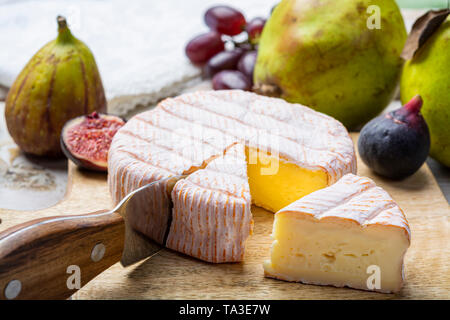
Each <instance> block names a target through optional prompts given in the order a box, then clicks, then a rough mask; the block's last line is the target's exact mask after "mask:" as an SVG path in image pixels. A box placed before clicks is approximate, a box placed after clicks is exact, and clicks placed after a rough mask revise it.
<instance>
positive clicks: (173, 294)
mask: <svg viewBox="0 0 450 320" xmlns="http://www.w3.org/2000/svg"><path fill="white" fill-rule="evenodd" d="M352 137H353V139H354V141H355V142H356V139H357V137H358V135H357V134H356V133H355V134H352ZM358 174H359V175H363V176H367V177H370V178H372V179H374V180H375V182H376V183H377V184H378V185H379V186H381V187H383V188H385V189H386V190H387V191H388V192H389V193H390V194H391V196H392V197H393V198H394V199H395V200H396V201H397V202H398V204H399V205H400V207H401V208H403V210H404V211H405V213H406V215H407V218H408V220H409V223H410V226H411V232H412V242H411V247H410V249H409V250H408V252H407V254H406V258H405V259H406V260H405V272H406V282H405V285H404V287H403V289H402V291H401V292H400V293H399V294H396V295H393V294H380V293H373V292H365V291H359V290H353V289H348V288H334V287H322V286H314V285H303V284H299V283H289V282H284V281H279V280H274V279H268V278H264V276H263V268H262V262H263V261H264V260H266V259H267V258H268V256H269V250H270V245H271V242H272V240H271V238H270V233H271V231H272V223H273V214H272V213H270V212H268V211H265V210H263V209H260V208H257V207H253V208H252V212H253V215H254V220H255V225H254V234H253V235H252V236H251V237H250V238H249V240H248V241H247V249H246V255H245V260H244V262H242V263H226V264H209V263H206V262H202V261H199V260H196V259H194V258H190V257H188V256H185V255H182V254H179V253H177V252H173V251H171V250H167V249H164V250H163V251H161V252H160V253H158V254H157V255H156V256H154V257H153V258H152V259H147V260H145V261H142V262H140V263H137V264H135V265H133V266H131V267H128V268H123V267H122V266H121V265H120V264H119V263H117V264H115V265H113V266H112V267H110V268H109V269H108V270H106V271H105V272H103V273H102V274H100V275H99V276H98V277H97V278H95V279H94V280H92V281H91V282H90V283H88V284H87V285H86V286H85V287H83V288H82V289H81V290H80V291H79V292H77V293H76V294H75V295H74V296H73V298H75V299H450V233H449V226H450V224H449V220H450V206H449V205H448V203H447V201H446V200H445V198H444V196H443V194H442V192H441V190H440V188H439V186H438V185H437V183H436V180H435V179H434V177H433V175H432V173H431V171H430V170H429V168H428V167H427V166H426V165H424V166H423V167H422V168H421V169H420V170H419V171H418V172H417V173H416V174H414V175H413V176H411V177H409V178H407V179H406V180H403V181H399V182H392V181H389V180H386V179H382V178H380V177H377V176H375V175H374V174H373V173H372V172H371V171H370V170H369V169H368V168H367V167H366V166H365V165H364V164H363V163H362V162H361V161H360V159H359V158H358ZM110 207H111V200H110V197H109V192H108V186H107V183H106V175H105V174H99V173H90V172H83V171H79V170H77V169H76V168H75V166H74V165H73V164H72V163H70V165H69V187H68V192H67V196H66V197H65V199H64V200H63V201H61V202H60V203H59V204H57V205H56V206H54V207H52V208H49V209H45V210H42V211H38V212H11V211H8V210H3V209H0V219H1V220H2V222H1V224H0V231H2V230H5V229H6V228H8V227H10V226H13V225H15V224H18V223H21V222H25V221H28V220H31V219H34V218H38V217H44V216H53V215H62V214H80V213H87V212H91V211H96V210H101V209H105V208H110Z"/></svg>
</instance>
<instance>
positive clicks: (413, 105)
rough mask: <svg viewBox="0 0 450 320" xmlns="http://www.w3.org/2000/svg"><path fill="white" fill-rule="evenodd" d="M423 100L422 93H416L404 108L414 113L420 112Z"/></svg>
mask: <svg viewBox="0 0 450 320" xmlns="http://www.w3.org/2000/svg"><path fill="white" fill-rule="evenodd" d="M422 104H423V100H422V97H421V96H420V95H415V96H414V97H413V98H412V99H411V100H409V101H408V103H407V104H405V105H404V107H403V108H405V109H406V110H408V111H409V112H412V113H419V111H420V108H422Z"/></svg>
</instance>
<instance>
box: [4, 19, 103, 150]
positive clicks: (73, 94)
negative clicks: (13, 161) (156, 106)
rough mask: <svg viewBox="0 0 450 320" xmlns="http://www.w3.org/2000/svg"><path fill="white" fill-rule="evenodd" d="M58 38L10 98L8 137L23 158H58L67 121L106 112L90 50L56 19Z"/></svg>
mask: <svg viewBox="0 0 450 320" xmlns="http://www.w3.org/2000/svg"><path fill="white" fill-rule="evenodd" d="M57 22H58V37H57V38H56V39H55V40H53V41H50V42H49V43H47V44H46V45H45V46H44V47H42V48H41V49H40V50H39V51H38V52H37V53H36V54H35V55H34V56H33V57H32V58H31V60H30V61H29V62H28V64H27V65H26V66H25V68H24V69H23V70H22V71H21V73H20V74H19V76H18V77H17V79H16V80H15V81H14V84H13V85H12V87H11V89H10V90H9V92H8V96H7V98H6V106H5V118H6V124H7V126H8V130H9V133H10V134H11V137H12V138H13V139H14V141H15V142H16V143H17V145H18V146H19V147H20V149H22V151H24V152H25V153H29V154H32V155H37V156H60V155H62V151H61V147H60V133H61V129H62V127H63V125H64V124H65V123H66V121H68V120H69V119H72V118H74V117H77V116H80V115H83V114H88V113H91V112H93V111H97V112H103V113H104V112H106V98H105V93H104V90H103V85H102V81H101V78H100V74H99V72H98V69H97V65H96V63H95V60H94V56H93V55H92V53H91V51H90V50H89V48H88V47H87V46H86V45H85V44H84V43H83V42H81V41H80V40H78V39H76V38H75V37H74V36H73V35H72V33H71V32H70V30H69V28H68V26H67V22H66V20H65V18H63V17H60V16H58V18H57Z"/></svg>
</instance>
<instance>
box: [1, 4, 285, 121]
mask: <svg viewBox="0 0 450 320" xmlns="http://www.w3.org/2000/svg"><path fill="white" fill-rule="evenodd" d="M219 2H220V3H226V4H229V5H231V6H233V7H235V8H237V9H240V10H241V11H242V12H243V13H244V15H245V16H246V17H247V18H248V19H251V18H253V17H255V16H262V17H268V16H269V14H270V9H271V7H272V6H273V5H274V4H276V3H277V0H245V1H242V0H225V1H219ZM217 3H218V1H217V0H150V1H149V0H127V1H125V0H111V1H105V0H78V1H70V0H57V1H56V0H40V1H26V0H19V1H12V0H0V44H1V50H0V85H4V86H6V87H9V86H11V84H12V83H13V82H14V79H15V78H16V76H17V75H18V73H19V72H20V71H21V69H22V68H23V67H24V65H25V64H26V63H27V61H28V60H29V59H30V58H31V56H32V55H33V54H34V53H35V52H36V51H37V50H38V49H39V48H40V47H42V46H43V45H44V44H45V43H47V42H48V41H50V40H52V39H54V38H55V37H56V34H57V25H56V16H57V15H58V14H61V15H64V16H65V17H66V18H67V20H68V23H69V26H70V28H71V30H72V33H73V34H74V35H75V36H76V37H77V38H79V39H80V40H82V41H84V42H85V43H86V44H87V45H88V46H89V48H90V49H91V50H92V51H93V53H94V56H95V58H96V61H97V64H98V67H99V70H100V73H101V76H102V79H103V84H104V87H105V91H106V96H107V98H108V99H109V100H111V99H114V98H120V97H123V96H126V97H133V96H134V97H136V96H138V97H139V96H140V95H148V94H150V95H152V99H154V100H157V99H160V98H163V97H164V96H167V95H170V94H175V93H176V92H172V91H173V90H172V88H171V87H172V86H174V87H177V85H179V84H180V83H183V82H185V81H186V80H189V79H192V78H195V77H198V76H199V75H200V70H199V69H198V68H196V67H194V66H192V65H191V64H190V63H189V61H188V59H187V58H186V56H185V54H184V47H185V45H186V43H187V41H189V40H190V39H191V38H192V37H194V36H195V35H197V34H199V33H202V32H205V31H207V30H208V28H207V26H206V25H205V24H204V22H203V14H204V12H205V11H206V9H207V8H209V7H210V6H212V5H214V4H217ZM173 89H174V90H175V89H176V88H173ZM178 89H179V88H178ZM131 100H133V99H131ZM134 103H142V102H140V100H139V99H136V98H135V99H134ZM122 107H123V106H122ZM110 111H113V112H115V111H116V110H110ZM122 111H123V110H119V111H118V112H115V113H122ZM125 111H126V110H125Z"/></svg>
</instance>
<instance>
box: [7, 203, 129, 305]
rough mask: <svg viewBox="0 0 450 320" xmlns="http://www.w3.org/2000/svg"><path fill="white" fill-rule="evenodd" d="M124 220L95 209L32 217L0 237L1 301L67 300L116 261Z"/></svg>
mask: <svg viewBox="0 0 450 320" xmlns="http://www.w3.org/2000/svg"><path fill="white" fill-rule="evenodd" d="M124 235H125V224H124V221H123V219H122V217H121V216H120V215H119V214H118V213H115V212H108V211H98V212H94V213H90V214H86V215H77V216H60V217H50V218H42V219H36V220H33V221H29V222H26V223H24V224H20V225H18V226H14V227H12V228H10V229H8V230H5V231H4V232H2V233H0V290H1V292H0V299H67V298H68V297H70V296H71V295H72V294H74V293H75V292H76V291H77V290H78V289H80V288H81V287H82V286H84V285H85V284H86V283H88V282H89V281H90V280H91V279H93V278H94V277H95V276H97V275H98V274H100V273H101V272H103V271H104V270H106V269H107V268H109V267H110V266H111V265H113V264H114V263H116V262H118V261H120V258H121V255H122V251H123V245H124Z"/></svg>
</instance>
